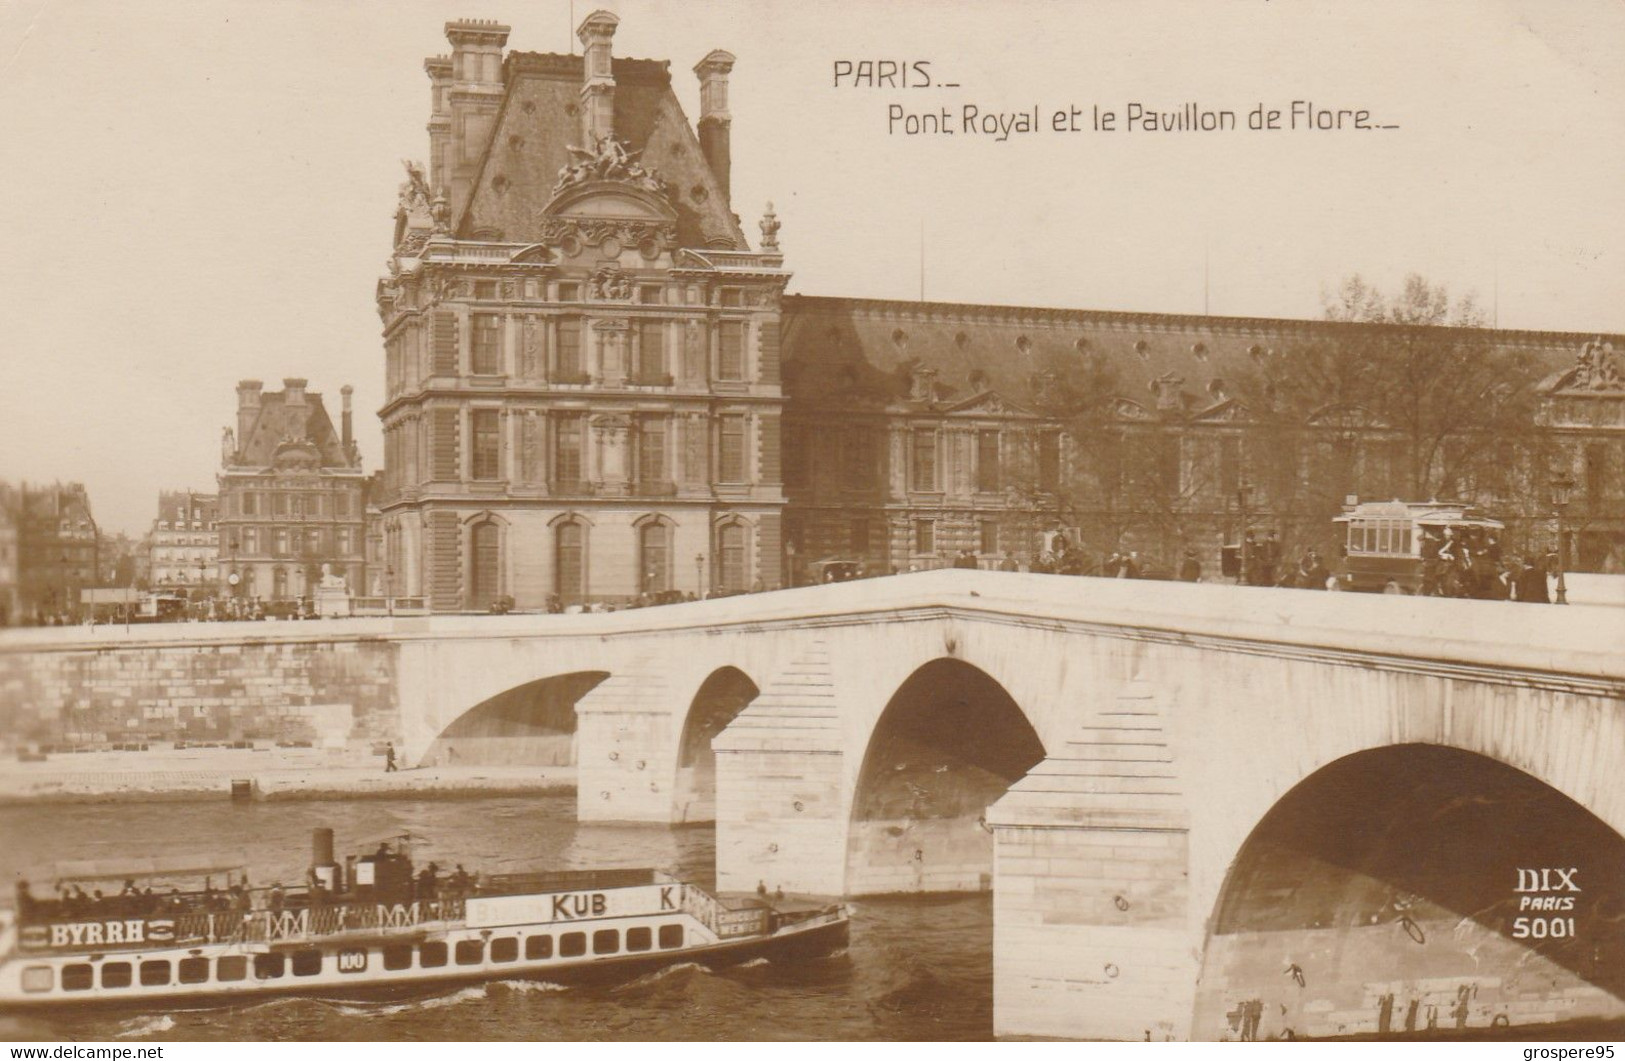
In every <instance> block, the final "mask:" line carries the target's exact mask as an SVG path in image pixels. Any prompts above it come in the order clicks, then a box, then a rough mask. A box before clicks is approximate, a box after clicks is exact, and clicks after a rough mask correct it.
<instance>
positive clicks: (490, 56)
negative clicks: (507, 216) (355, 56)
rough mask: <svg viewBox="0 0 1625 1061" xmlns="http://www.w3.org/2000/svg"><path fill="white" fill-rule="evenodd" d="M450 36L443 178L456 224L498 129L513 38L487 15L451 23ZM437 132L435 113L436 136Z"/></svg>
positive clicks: (432, 121)
mask: <svg viewBox="0 0 1625 1061" xmlns="http://www.w3.org/2000/svg"><path fill="white" fill-rule="evenodd" d="M446 40H448V41H450V42H451V80H450V82H449V84H447V85H446V86H445V90H446V96H447V99H446V113H447V125H448V129H447V133H446V146H445V151H444V154H443V157H442V160H441V165H442V169H443V171H444V174H443V176H442V177H441V178H440V179H442V180H444V181H445V184H446V190H447V193H448V194H449V195H450V196H451V217H452V221H453V227H454V228H455V227H456V219H457V218H458V217H459V216H460V215H461V214H462V212H463V207H465V206H467V205H468V197H469V193H470V192H471V191H472V189H473V186H474V173H475V170H476V168H477V167H478V166H479V162H480V156H481V155H483V154H484V153H485V145H486V144H487V143H489V142H490V140H491V134H492V132H493V131H494V130H495V128H496V117H497V108H499V107H500V106H501V105H502V47H503V45H505V44H507V43H508V27H507V26H504V25H501V24H500V23H497V22H492V21H489V20H487V19H463V20H461V21H458V22H448V23H446ZM431 62H433V61H432V60H431ZM425 69H429V64H425ZM435 76H436V72H435V69H429V77H430V78H431V79H433V78H434V77H435ZM433 132H434V119H433V118H431V119H430V133H431V135H432V134H433ZM430 146H431V147H432V146H433V141H432V140H431V142H430ZM438 190H439V189H438V188H436V191H438Z"/></svg>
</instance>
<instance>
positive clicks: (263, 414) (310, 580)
mask: <svg viewBox="0 0 1625 1061" xmlns="http://www.w3.org/2000/svg"><path fill="white" fill-rule="evenodd" d="M282 386H283V389H282V390H281V391H269V392H268V391H266V390H264V387H263V385H262V384H261V383H260V381H259V380H252V379H251V380H243V381H242V382H241V383H239V384H237V426H236V428H235V429H233V428H227V429H226V431H225V434H224V438H223V439H222V441H221V454H220V459H221V470H220V474H219V477H218V481H219V484H220V494H219V523H218V525H219V545H218V549H219V557H220V567H221V569H222V571H223V572H224V574H223V578H224V580H225V582H226V586H227V589H228V592H229V594H230V595H231V596H236V597H241V598H244V599H249V600H254V599H258V600H289V599H292V598H297V597H305V596H309V595H310V594H311V593H312V591H313V590H314V589H315V587H316V586H317V584H318V583H319V582H320V580H321V577H322V565H324V564H326V565H328V566H329V568H330V570H331V573H332V574H334V575H340V576H343V577H344V578H345V579H346V580H347V582H348V584H349V587H350V590H351V592H352V593H359V592H360V591H361V589H362V587H363V586H364V585H365V578H364V575H365V572H364V567H365V558H366V551H365V550H366V540H365V530H364V521H365V513H366V503H367V497H366V481H367V480H366V476H365V475H364V474H363V473H362V470H361V453H360V451H359V450H358V449H357V448H356V444H355V441H354V439H353V437H352V434H351V423H352V422H351V409H350V394H351V391H350V388H349V387H348V386H346V387H343V388H342V389H341V390H340V393H341V394H342V395H343V398H344V408H343V413H342V419H341V423H342V428H341V431H334V430H333V421H332V420H331V419H330V418H329V417H328V415H327V408H326V406H325V405H324V404H323V402H322V396H321V395H320V394H316V393H314V392H311V391H307V390H306V389H305V381H304V380H302V379H285V380H283V381H282Z"/></svg>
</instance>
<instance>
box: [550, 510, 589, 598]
mask: <svg viewBox="0 0 1625 1061" xmlns="http://www.w3.org/2000/svg"><path fill="white" fill-rule="evenodd" d="M554 543H555V553H554V571H553V586H554V592H556V593H557V594H558V596H559V600H560V601H562V602H563V603H565V604H576V603H579V602H580V601H581V599H582V597H583V596H584V595H585V594H586V590H587V585H586V552H587V530H586V528H585V527H583V526H582V525H581V524H580V523H577V522H575V521H574V520H571V521H569V522H567V523H560V524H559V525H558V529H557V530H555V531H554Z"/></svg>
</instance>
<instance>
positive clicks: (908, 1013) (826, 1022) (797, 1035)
mask: <svg viewBox="0 0 1625 1061" xmlns="http://www.w3.org/2000/svg"><path fill="white" fill-rule="evenodd" d="M320 825H328V826H331V827H332V828H333V829H334V830H335V831H336V832H337V833H338V837H337V840H338V846H339V850H340V851H341V852H343V851H346V850H351V851H353V850H357V849H359V848H361V846H362V845H363V844H364V843H365V842H366V841H369V840H370V841H373V842H374V843H376V841H377V840H378V839H379V838H380V837H383V836H386V835H389V834H392V833H401V832H410V833H413V834H416V835H421V836H422V837H424V839H425V843H424V845H423V847H422V849H421V850H422V852H423V857H424V858H433V859H435V860H436V861H438V862H439V863H440V865H441V866H443V867H447V868H448V869H449V868H450V867H452V866H454V865H456V864H457V863H459V862H461V863H463V864H465V865H466V866H467V867H468V868H469V869H470V870H472V869H475V868H485V869H498V868H504V867H505V868H519V867H520V866H521V865H524V866H552V867H557V868H567V869H597V868H606V867H616V866H622V867H629V866H650V865H653V866H656V867H658V868H662V869H666V870H670V871H674V872H676V873H679V874H681V875H682V876H684V877H685V878H686V879H689V880H694V881H698V882H700V883H703V884H706V885H710V884H711V883H712V881H713V879H714V862H715V860H714V841H713V832H712V830H711V829H710V828H709V827H697V828H683V829H668V828H664V827H645V826H601V825H586V826H584V825H578V824H576V821H575V800H574V798H573V797H569V796H562V797H545V796H544V797H523V798H511V799H510V798H499V799H470V800H450V801H447V800H436V801H432V802H431V801H407V800H365V801H356V802H349V803H314V802H313V803H303V802H300V803H244V804H233V803H229V802H225V801H221V802H206V803H136V804H104V805H85V806H53V807H7V808H0V870H3V871H4V875H5V876H4V879H5V880H6V881H8V882H9V881H11V880H13V879H14V875H15V874H16V873H18V872H19V871H22V870H25V869H27V868H30V867H36V866H41V865H48V864H49V863H52V862H56V861H60V860H63V859H81V858H124V857H131V856H141V855H151V854H165V855H185V854H194V853H195V854H200V855H201V854H207V855H210V856H213V855H218V854H220V853H221V852H223V851H231V852H235V851H239V850H241V851H243V853H244V854H245V855H246V858H247V864H248V866H249V871H250V873H251V875H252V879H253V880H254V882H255V884H269V883H274V882H276V881H278V880H281V881H283V882H286V883H293V882H297V881H300V880H302V879H303V877H304V872H305V867H306V865H307V864H308V862H309V859H310V831H311V829H312V828H314V827H316V826H320ZM369 850H370V848H369ZM992 937H993V920H992V905H991V902H990V901H989V899H988V898H987V897H986V896H970V897H956V898H949V899H940V900H939V899H926V900H894V899H893V900H860V901H858V902H857V903H855V904H854V917H853V924H852V944H851V947H850V948H849V949H848V951H847V952H846V953H844V954H839V955H836V956H834V957H830V958H826V959H822V960H819V961H815V962H811V963H807V964H804V965H795V966H789V965H779V964H773V963H763V964H759V965H753V966H748V967H744V968H739V969H734V970H730V971H726V972H721V973H711V972H707V971H706V970H704V969H701V968H698V967H696V966H692V965H685V966H678V967H675V968H672V969H669V970H666V971H664V972H661V973H656V974H653V975H650V976H646V977H644V978H642V979H640V980H635V981H632V982H630V983H625V984H622V985H619V986H615V987H581V988H576V987H572V988H568V989H562V988H558V987H556V986H554V985H550V984H544V983H526V982H517V981H516V982H508V983H503V982H497V983H492V984H489V985H485V986H481V987H473V988H464V989H461V990H455V991H449V992H448V993H446V994H444V995H441V996H439V997H434V998H429V999H426V1000H423V1001H418V1002H411V1003H380V1004H377V1005H357V1004H353V1003H330V1002H319V1001H306V1000H300V999H292V1000H281V1001H270V1002H265V1003H262V1004H258V1005H248V1006H243V1007H240V1008H234V1009H230V1010H215V1011H191V1012H178V1013H161V1014H152V1015H147V1016H140V1017H131V1016H127V1015H126V1016H116V1017H108V1016H86V1017H79V1018H62V1019H53V1020H51V1021H49V1022H46V1021H38V1020H32V1019H30V1020H27V1021H18V1020H15V1019H12V1018H5V1017H0V1040H5V1039H18V1038H23V1039H85V1040H106V1039H134V1040H139V1039H143V1038H152V1039H197V1040H234V1039H366V1040H371V1039H522V1040H523V1039H668V1040H670V1039H792V1040H793V1039H985V1038H988V1037H989V1036H990V1035H992V1032H993V968H992V958H991V952H992Z"/></svg>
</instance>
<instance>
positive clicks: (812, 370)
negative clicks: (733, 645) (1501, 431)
mask: <svg viewBox="0 0 1625 1061" xmlns="http://www.w3.org/2000/svg"><path fill="white" fill-rule="evenodd" d="M1400 330H1402V329H1399V328H1396V327H1395V326H1392V325H1380V324H1349V323H1341V322H1331V321H1313V320H1293V319H1276V318H1259V317H1211V316H1200V315H1194V314H1158V313H1123V312H1114V311H1098V310H1069V309H1050V308H1040V307H1028V306H991V305H973V304H959V303H942V302H907V301H891V300H881V299H851V298H828V297H814V296H807V295H791V296H786V297H785V299H784V300H783V321H782V342H783V351H784V353H783V357H784V364H785V390H786V393H787V394H788V395H789V396H790V397H791V398H792V399H793V401H794V402H796V403H797V404H798V405H801V406H802V407H818V406H820V405H828V406H831V407H834V406H842V407H847V408H864V407H869V408H874V409H880V408H893V407H898V406H903V405H908V404H909V403H911V402H914V403H915V404H918V402H917V401H916V399H917V398H918V397H919V396H920V393H921V392H920V391H918V390H917V389H915V387H914V386H913V385H912V384H913V381H914V379H915V377H916V376H917V375H919V374H920V373H921V371H922V370H923V371H924V372H925V373H926V374H928V375H929V378H930V386H931V392H932V397H931V400H932V403H940V404H941V405H943V406H945V407H951V406H954V405H956V404H957V403H960V402H964V401H965V400H966V399H967V398H970V397H972V396H974V395H975V394H977V393H978V392H980V391H996V392H998V393H999V394H1000V395H1002V396H1003V397H1004V398H1005V400H1007V401H1009V402H1011V403H1012V404H1015V405H1017V406H1024V407H1028V408H1032V407H1034V406H1038V407H1042V406H1043V404H1044V403H1043V394H1042V391H1043V388H1044V387H1045V385H1046V380H1045V374H1046V372H1047V371H1055V370H1057V369H1066V368H1068V367H1072V366H1080V365H1081V366H1082V367H1084V368H1091V367H1094V368H1098V369H1100V370H1101V371H1103V372H1105V373H1108V374H1109V375H1110V377H1111V382H1112V387H1111V393H1112V395H1113V396H1114V404H1113V407H1114V408H1120V409H1121V410H1122V411H1124V412H1125V414H1129V415H1131V418H1134V419H1148V418H1155V417H1156V415H1157V414H1158V413H1159V412H1160V413H1164V414H1173V415H1175V416H1178V417H1180V418H1183V419H1187V420H1196V421H1202V422H1223V421H1236V420H1245V419H1247V417H1248V411H1247V410H1246V408H1245V407H1244V406H1242V405H1240V404H1239V403H1237V402H1236V401H1235V399H1236V396H1237V389H1238V388H1237V387H1236V383H1237V381H1238V380H1240V379H1242V378H1243V377H1244V376H1246V375H1247V374H1248V373H1249V372H1251V371H1252V370H1254V369H1255V368H1256V366H1257V364H1258V362H1259V361H1260V360H1261V359H1266V358H1269V357H1270V356H1272V355H1273V354H1274V353H1277V352H1280V353H1288V352H1290V351H1291V350H1292V349H1293V348H1294V347H1301V346H1303V345H1305V344H1308V343H1312V342H1315V341H1331V340H1334V339H1335V340H1338V341H1346V340H1347V339H1348V338H1350V337H1352V336H1365V335H1370V336H1378V335H1380V334H1381V333H1383V332H1384V331H1388V332H1397V331H1400ZM1448 330H1450V331H1455V332H1460V333H1464V334H1467V335H1472V336H1479V337H1482V339H1483V340H1484V341H1485V342H1486V343H1488V344H1491V345H1494V346H1496V347H1502V348H1519V349H1525V350H1530V351H1533V352H1534V353H1535V354H1536V356H1537V359H1538V360H1539V361H1540V363H1541V364H1542V365H1543V366H1549V368H1548V369H1547V370H1548V371H1551V370H1555V369H1559V368H1562V367H1564V366H1567V365H1570V364H1572V363H1573V361H1574V358H1575V352H1576V351H1578V350H1580V349H1581V347H1582V346H1583V345H1584V344H1585V343H1586V342H1587V341H1589V340H1592V339H1593V335H1592V334H1591V333H1573V332H1544V331H1513V330H1504V331H1503V330H1496V329H1487V328H1486V329H1464V328H1457V329H1448ZM1621 345H1622V346H1625V344H1621ZM1125 403H1127V404H1125ZM1129 405H1132V406H1134V407H1136V408H1137V409H1138V410H1142V411H1143V412H1142V413H1141V414H1140V415H1132V414H1133V412H1134V410H1132V409H1130V408H1129ZM1146 414H1149V416H1147V415H1146Z"/></svg>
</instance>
